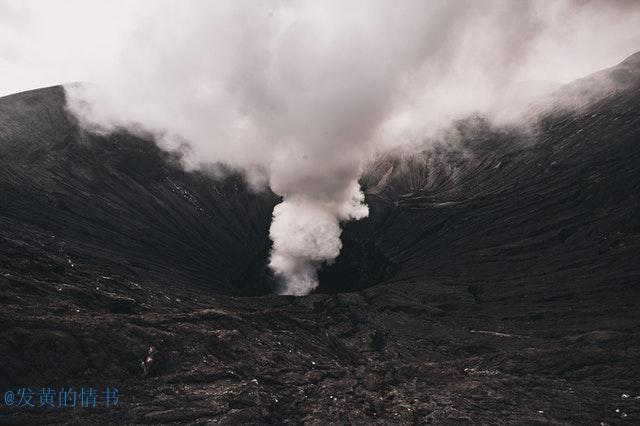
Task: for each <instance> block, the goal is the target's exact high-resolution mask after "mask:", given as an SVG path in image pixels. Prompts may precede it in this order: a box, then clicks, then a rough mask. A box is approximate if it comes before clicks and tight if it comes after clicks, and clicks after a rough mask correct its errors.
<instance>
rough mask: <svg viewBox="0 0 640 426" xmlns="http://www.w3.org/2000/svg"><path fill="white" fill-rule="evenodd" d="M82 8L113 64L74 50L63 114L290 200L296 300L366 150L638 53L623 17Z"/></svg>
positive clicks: (464, 7) (331, 250) (582, 12)
mask: <svg viewBox="0 0 640 426" xmlns="http://www.w3.org/2000/svg"><path fill="white" fill-rule="evenodd" d="M27 3H30V4H31V5H37V7H38V8H39V9H40V10H38V11H39V12H43V10H42V9H46V8H47V7H48V6H46V4H47V2H42V3H40V2H27ZM51 3H56V2H51ZM86 3H91V2H80V3H74V4H76V6H77V8H78V9H77V11H75V12H74V11H73V10H71V11H69V12H68V13H70V14H71V16H72V17H74V13H77V14H83V15H81V16H75V18H77V19H80V20H82V22H83V23H84V25H85V26H86V27H87V31H88V32H90V31H91V25H90V24H91V22H92V19H94V20H96V22H102V21H104V19H105V18H104V16H113V17H114V18H117V19H118V21H116V20H115V19H114V20H113V21H112V22H111V23H112V25H113V26H115V30H114V29H113V28H104V27H101V28H104V30H103V31H104V32H106V33H108V34H111V35H113V38H112V39H109V40H110V42H109V43H106V42H105V43H103V44H102V45H100V46H107V47H106V50H100V48H99V47H97V46H96V48H95V49H87V48H86V45H82V44H81V43H82V42H81V41H77V40H75V39H74V40H73V42H70V43H71V46H72V47H71V48H70V51H71V52H74V51H76V52H80V53H82V55H77V56H79V57H78V58H76V59H74V60H73V61H72V63H74V64H76V65H78V67H82V66H84V65H85V63H90V64H91V67H90V68H91V71H90V72H89V73H88V74H87V75H86V76H79V79H85V80H91V81H93V82H95V83H96V84H94V85H80V86H78V85H74V86H68V87H67V92H68V103H69V105H68V107H69V109H70V110H71V111H72V112H73V113H75V114H76V115H77V116H78V118H79V119H80V121H81V122H82V123H83V124H84V125H85V126H86V127H88V128H90V129H93V130H97V131H105V132H108V131H112V130H114V129H117V128H123V127H124V128H127V129H129V130H133V131H135V130H136V129H139V130H143V131H145V132H152V133H153V134H154V135H155V136H156V138H157V140H158V142H159V143H160V144H162V145H164V146H166V147H172V148H175V147H176V146H180V145H181V144H183V143H184V142H187V143H188V144H189V145H190V147H191V150H190V151H189V152H190V155H188V156H187V158H186V164H185V165H186V166H187V167H192V168H193V167H199V166H200V165H201V164H206V163H216V162H221V163H227V164H229V165H231V166H234V167H238V168H242V169H243V170H245V171H246V173H247V176H248V178H249V180H250V182H253V183H254V184H255V185H256V186H259V185H260V184H268V185H269V186H270V187H271V189H272V190H273V191H274V192H275V193H277V194H279V195H281V196H282V197H283V202H282V203H281V204H280V205H278V206H276V208H275V209H274V214H273V222H272V225H271V230H270V236H271V238H272V240H273V250H272V254H271V260H270V263H269V265H270V267H271V268H272V270H273V271H274V273H275V274H276V276H278V277H279V278H280V279H281V280H282V283H283V289H282V292H283V293H285V294H296V295H300V294H306V293H308V292H310V291H311V290H313V289H314V288H315V287H316V286H317V277H316V270H317V268H318V267H319V266H321V265H322V264H323V263H325V262H331V261H332V260H333V259H335V258H336V256H337V255H338V254H339V252H340V248H341V243H340V223H341V222H343V221H347V220H353V219H360V218H362V217H365V216H366V215H367V207H366V206H365V205H364V197H363V195H362V193H361V191H360V188H359V185H358V179H359V177H360V173H361V170H362V167H363V164H364V161H365V160H366V158H367V156H368V155H369V154H370V153H371V152H372V150H374V149H378V148H380V147H386V146H390V145H396V144H400V143H405V142H407V141H415V140H419V139H421V138H423V137H424V136H425V135H427V134H429V133H433V132H435V131H437V130H439V129H441V128H443V127H445V126H446V125H447V124H448V123H449V122H450V121H451V120H452V119H456V118H459V117H462V116H464V115H467V114H469V113H471V112H476V111H482V112H485V113H487V114H490V115H491V116H492V117H495V118H496V119H497V118H500V117H501V114H502V113H503V112H504V109H503V110H501V109H499V108H498V107H497V106H496V105H497V103H496V100H499V99H503V98H504V94H505V93H509V92H512V93H513V92H514V90H515V91H516V92H517V93H518V96H516V97H512V98H511V99H510V103H509V111H513V110H514V109H517V108H518V107H519V104H521V103H522V104H523V103H524V101H525V100H526V99H525V96H523V93H524V92H523V91H522V90H520V89H518V88H521V87H522V86H518V84H521V82H522V81H523V80H552V81H561V82H563V81H567V80H570V79H573V78H575V77H578V76H580V75H583V74H586V73H587V72H590V71H592V70H595V69H597V68H601V67H603V66H606V65H610V64H612V63H615V62H617V61H619V60H620V59H622V58H623V57H624V56H626V55H628V54H630V53H632V52H633V51H634V50H636V49H637V48H638V46H640V37H638V34H637V28H640V13H639V9H640V8H639V7H638V4H637V3H634V2H623V1H620V2H597V1H560V2H533V1H531V2H527V1H518V2H516V1H499V0H496V1H485V2H475V1H464V0H460V1H451V0H446V1H428V2H426V1H423V0H416V1H414V0H404V1H402V2H394V1H375V0H374V1H362V2H361V1H336V2H330V1H329V2H327V1H321V2H320V1H313V2H311V1H309V2H306V1H296V2H289V1H269V2H260V1H251V2H248V1H234V2H215V1H180V2H178V1H173V2H166V1H153V2H147V3H145V2H143V1H139V2H123V3H120V2H117V3H114V4H116V5H117V6H115V7H114V11H115V12H114V14H113V15H109V12H108V11H105V10H103V11H102V12H103V13H104V14H103V16H94V15H93V14H92V12H90V10H89V9H87V6H86ZM19 4H20V2H8V3H7V5H8V6H7V7H13V8H14V9H15V8H20V6H18V5H19ZM130 5H135V7H133V6H130ZM145 5H146V7H144V6H145ZM23 7H24V6H23ZM40 14H41V15H43V16H47V19H51V15H48V14H47V13H40ZM27 15H29V13H27ZM122 16H124V17H126V19H124V20H123V22H125V23H124V24H122V25H123V26H122V27H121V28H120V27H118V24H117V22H120V18H121V17H122ZM63 18H64V19H70V18H69V17H68V16H67V17H63ZM1 19H2V18H1V17H0V20H1ZM34 19H36V18H34ZM63 22H64V20H63ZM87 22H88V24H87ZM599 29H606V31H601V30H599ZM33 31H35V33H29V34H30V35H31V36H32V38H33V37H36V36H37V35H38V34H39V33H38V32H37V30H33ZM11 34H14V33H13V32H11V33H10V35H11ZM15 34H18V36H20V33H19V32H17V33H15ZM33 34H36V36H34V35H33ZM116 34H118V35H117V36H116ZM122 34H125V35H126V37H124V36H122ZM18 36H16V37H15V39H16V40H18V39H19V38H20V37H18ZM41 36H42V34H41ZM48 37H49V35H47V36H43V37H42V40H41V41H40V43H41V45H42V46H47V43H48V41H46V40H45V38H48ZM82 37H83V35H82V34H77V35H76V38H82ZM97 37H98V39H100V36H99V35H97ZM36 38H37V37H36ZM113 40H118V41H119V42H118V43H115V42H112V41H113ZM53 41H55V37H54V38H53ZM74 43H75V44H74ZM78 43H80V44H78ZM35 45H40V44H35ZM75 45H78V46H82V47H83V48H82V49H79V48H78V49H76V50H74V48H73V46H75ZM0 49H2V47H1V45H0ZM43 51H44V49H43ZM572 54H573V55H574V57H572V58H567V55H572ZM611 55H617V56H616V57H615V58H612V57H611ZM74 61H75V62H74ZM51 62H55V60H53V59H52V60H51V61H50V63H51ZM44 66H46V64H45V65H44ZM81 69H82V68H81ZM10 71H11V70H10ZM65 75H72V74H65ZM73 75H74V78H75V74H73Z"/></svg>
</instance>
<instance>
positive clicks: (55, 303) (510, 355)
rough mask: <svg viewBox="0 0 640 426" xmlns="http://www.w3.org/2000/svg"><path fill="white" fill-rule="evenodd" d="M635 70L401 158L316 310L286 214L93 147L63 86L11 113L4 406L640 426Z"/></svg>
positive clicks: (3, 217) (469, 127)
mask: <svg viewBox="0 0 640 426" xmlns="http://www.w3.org/2000/svg"><path fill="white" fill-rule="evenodd" d="M633 58H636V59H637V56H634V57H632V58H630V59H629V60H627V61H626V62H624V63H623V64H621V65H619V66H618V67H614V68H612V69H610V70H607V72H606V73H605V74H598V75H596V77H595V78H598V79H602V78H603V77H602V76H603V75H604V76H605V77H606V78H610V77H609V76H614V77H615V78H613V77H611V78H613V80H612V81H613V83H615V84H614V85H613V86H608V90H607V92H606V95H604V96H603V95H602V94H600V97H599V100H597V101H595V102H593V103H592V104H590V105H589V106H588V107H584V108H581V109H578V110H574V109H567V107H566V103H562V102H559V103H558V105H556V109H555V110H553V111H552V112H550V113H545V114H544V115H542V116H539V117H538V118H537V120H538V125H537V126H536V127H535V129H536V130H535V132H534V133H532V134H527V135H524V134H522V133H520V132H518V131H515V130H508V129H495V128H492V127H491V126H490V125H489V124H487V123H486V122H485V121H484V120H482V119H481V118H473V119H469V120H465V121H463V122H460V123H458V125H457V127H456V128H455V129H454V130H452V132H453V133H452V135H453V136H452V137H454V139H455V140H456V143H455V145H441V146H438V147H435V148H433V149H429V150H425V151H424V152H422V153H419V154H418V155H412V156H409V157H404V158H401V157H399V156H397V155H389V156H386V157H383V158H380V159H379V160H378V161H376V162H375V163H374V164H372V165H371V167H370V168H369V170H368V171H367V173H366V175H365V176H364V177H363V185H364V186H365V188H366V189H367V200H368V202H369V204H370V206H371V217H370V218H369V219H367V220H364V221H361V222H357V223H352V224H349V225H348V226H347V227H346V229H345V232H344V235H343V237H344V238H343V240H344V249H343V252H342V254H341V255H340V257H339V258H338V260H337V262H336V263H335V264H334V265H333V266H331V267H328V268H325V269H324V270H323V271H322V272H321V287H320V288H319V292H318V293H317V294H313V295H310V296H306V297H300V298H293V297H281V296H275V295H271V294H270V289H271V288H272V285H273V283H272V281H271V278H270V277H269V275H268V272H267V270H266V268H265V259H266V257H267V255H268V249H269V241H268V238H267V231H268V224H269V220H270V214H271V208H272V207H273V205H274V204H275V203H277V201H278V200H277V197H275V196H274V195H273V194H268V193H261V194H256V193H253V192H251V191H249V190H248V189H247V188H246V186H245V185H244V184H243V182H242V178H241V176H238V175H234V174H231V175H230V176H229V177H227V178H225V179H223V180H219V179H215V178H213V177H211V176H209V175H207V174H206V173H202V172H199V173H187V172H184V171H182V170H181V168H180V167H179V154H176V153H166V152H163V151H162V150H160V149H158V148H157V147H156V146H155V145H154V144H153V143H152V142H150V141H145V140H142V139H140V138H136V137H134V136H131V135H127V134H118V135H114V136H109V137H101V136H96V135H92V134H88V133H86V132H84V131H82V130H81V129H79V128H78V126H77V125H76V124H75V122H74V120H73V119H72V118H70V117H69V116H68V115H67V114H66V112H65V110H64V91H63V89H62V88H60V87H53V88H48V89H41V90H36V91H32V92H26V93H21V94H17V95H12V96H8V97H5V98H2V99H0V197H1V200H0V304H1V305H2V309H1V310H0V339H1V341H2V342H3V343H2V345H0V361H1V362H0V391H2V392H4V391H5V390H9V389H14V390H15V389H16V388H18V387H31V388H33V389H34V390H35V389H39V388H40V387H43V386H48V387H54V388H60V387H63V386H65V387H66V386H75V387H82V386H93V387H96V388H104V387H106V386H115V387H117V388H118V389H119V390H120V403H119V404H118V405H117V406H116V407H114V408H108V409H107V408H104V407H98V408H95V409H93V408H92V409H81V408H77V409H70V408H66V409H50V408H35V409H23V408H17V407H8V406H6V404H2V403H0V423H6V424H16V423H27V424H50V423H63V424H64V423H70V424H71V423H83V424H153V423H162V424H207V423H223V424H228V423H235V424H265V423H272V424H280V423H291V424H298V423H309V424H326V423H328V422H335V423H339V424H372V423H373V424H375V423H379V424H407V423H409V424H412V423H415V424H423V423H440V424H456V423H469V422H471V423H478V424H480V423H481V424H509V423H518V424H594V423H595V424H598V423H599V422H603V423H604V424H617V423H626V422H629V423H633V422H638V421H640V385H638V382H637V377H638V376H639V375H640V363H638V361H637V360H638V359H639V357H640V337H638V333H637V327H638V324H639V320H640V315H639V314H640V310H639V309H638V308H637V306H638V302H639V301H640V297H639V287H638V279H639V278H640V262H639V261H638V259H639V258H640V256H639V255H640V216H639V215H638V214H637V211H638V207H640V194H639V192H640V168H639V167H640V144H639V142H640V81H639V79H638V74H637V70H638V67H637V63H636V62H637V61H635V59H633ZM634 61H635V62H634ZM612 73H613V74H612ZM623 74H624V75H623ZM580 84H582V85H584V83H580V82H578V83H576V84H574V85H570V86H568V87H567V88H565V89H563V90H565V92H562V91H561V92H560V93H559V95H558V96H560V98H559V99H560V100H562V99H566V98H568V97H569V94H575V93H577V92H576V90H577V89H575V88H576V87H578V86H580ZM580 87H582V86H580ZM580 90H582V89H580ZM567 93H569V94H567ZM563 96H564V98H563ZM572 96H573V95H572Z"/></svg>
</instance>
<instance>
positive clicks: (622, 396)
mask: <svg viewBox="0 0 640 426" xmlns="http://www.w3.org/2000/svg"><path fill="white" fill-rule="evenodd" d="M620 398H622V399H627V398H629V395H628V394H626V393H623V394H622V395H620Z"/></svg>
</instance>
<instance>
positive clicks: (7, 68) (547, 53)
mask: <svg viewBox="0 0 640 426" xmlns="http://www.w3.org/2000/svg"><path fill="white" fill-rule="evenodd" d="M451 1H452V2H455V0H451ZM513 2H516V3H517V2H518V0H513ZM161 3H165V2H162V1H153V0H146V1H145V0H140V1H136V0H129V1H126V0H0V95H4V94H10V93H14V92H17V91H22V90H27V89H32V88H36V87H42V86H47V85H53V84H59V83H64V82H71V81H91V80H94V79H99V78H100V76H101V73H102V72H104V71H105V70H108V69H110V68H111V66H112V62H113V61H116V60H118V59H117V58H118V57H119V56H118V55H119V54H120V52H121V51H122V50H123V49H126V48H127V46H128V45H129V44H131V43H132V42H133V41H134V40H135V39H136V38H138V39H139V38H141V37H142V38H144V21H145V19H146V17H147V16H148V15H149V14H153V13H155V12H156V11H157V10H164V13H166V14H167V19H171V9H172V7H171V6H169V7H167V6H166V5H161ZM169 3H171V2H169ZM173 3H174V4H177V3H182V2H179V1H178V0H176V1H175V2H173ZM256 3H258V2H256ZM271 3H272V4H274V5H275V4H278V3H281V2H279V1H275V0H274V1H273V2H271ZM389 3H391V4H392V3H394V2H389ZM397 3H402V2H401V1H400V2H397ZM478 3H482V1H479V2H478ZM520 3H521V2H520ZM538 3H546V4H551V3H554V2H553V1H552V0H548V1H547V0H542V1H540V2H538ZM557 3H558V4H559V5H560V4H562V3H567V2H557ZM571 3H575V4H576V5H577V6H576V7H575V12H574V13H572V14H568V15H567V14H566V13H565V14H562V15H559V16H557V19H558V20H561V21H560V22H549V27H548V28H547V29H546V32H545V33H544V34H543V35H542V37H540V38H538V39H536V41H535V43H534V44H533V45H532V47H531V50H530V51H529V53H528V55H527V57H526V58H525V59H526V63H523V64H522V73H521V76H520V77H521V78H522V79H535V80H556V81H560V82H567V81H570V80H572V79H575V78H577V77H580V76H582V75H584V74H587V73H589V72H591V71H594V70H597V69H600V68H603V67H607V66H610V65H612V64H614V63H616V62H619V61H620V60H622V59H623V58H624V57H626V56H628V55H629V54H631V53H633V52H635V51H637V50H640V34H639V33H640V31H639V30H638V28H640V20H639V19H638V16H639V15H638V9H639V8H638V7H637V6H640V2H639V1H633V0H632V1H626V2H625V1H615V0H608V1H603V2H600V3H603V4H606V3H608V4H611V5H613V6H607V7H601V8H600V9H601V11H600V13H598V14H593V13H592V11H593V8H587V9H585V10H587V12H586V13H589V19H583V18H584V17H583V16H581V14H582V13H583V11H581V10H580V8H579V7H578V6H583V5H584V4H587V5H589V4H590V3H597V2H593V1H575V2H571ZM460 4H461V6H462V7H465V6H464V5H463V3H462V2H460ZM558 8H560V7H559V6H558ZM513 19H517V18H516V17H514V18H513ZM562 21H565V22H562ZM575 23H578V24H580V23H581V24H582V25H574V24H575ZM184 31H189V28H188V27H185V28H184ZM156 47H158V48H161V46H156ZM567 47H570V50H567Z"/></svg>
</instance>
